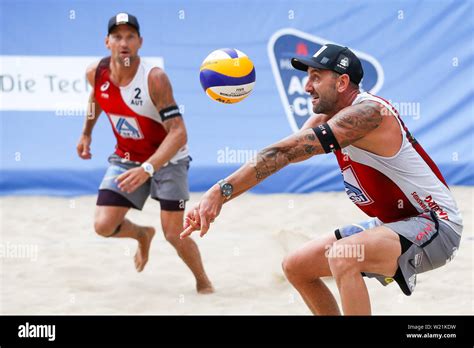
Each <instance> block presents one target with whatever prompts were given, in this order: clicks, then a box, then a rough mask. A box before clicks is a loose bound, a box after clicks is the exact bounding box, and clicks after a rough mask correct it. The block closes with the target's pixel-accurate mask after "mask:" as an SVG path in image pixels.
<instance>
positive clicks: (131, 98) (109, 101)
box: [77, 13, 213, 293]
mask: <svg viewBox="0 0 474 348" xmlns="http://www.w3.org/2000/svg"><path fill="white" fill-rule="evenodd" d="M142 42H143V38H142V37H141V36H140V27H139V24H138V20H137V18H136V17H135V16H133V15H130V14H127V13H119V14H117V15H116V16H113V17H112V18H111V19H110V20H109V23H108V35H107V37H106V39H105V44H106V46H107V48H108V49H109V50H110V53H111V55H110V57H106V58H103V59H102V60H100V61H99V62H97V63H95V64H93V65H92V66H90V67H89V68H88V69H87V79H88V81H89V83H90V84H91V86H92V87H93V91H92V93H91V95H90V98H89V106H90V107H89V110H90V114H89V115H88V117H87V119H86V121H85V124H84V129H83V131H82V135H81V137H80V140H79V144H78V146H77V153H78V155H79V156H80V157H81V158H82V159H90V158H91V156H92V155H91V153H90V144H91V134H92V129H93V128H94V125H95V123H96V122H97V119H98V117H99V115H100V113H101V112H102V111H104V112H105V113H106V114H107V116H108V119H109V121H110V123H111V125H112V129H113V132H114V134H115V137H116V138H117V145H116V148H115V153H114V154H112V155H111V156H110V157H109V163H110V165H109V168H108V170H107V172H106V174H105V176H104V179H103V181H102V183H101V185H100V188H99V194H98V198H97V207H96V212H95V222H94V226H95V230H96V232H97V233H98V234H99V235H101V236H104V237H114V238H127V237H128V238H133V239H136V240H137V242H138V250H137V252H136V254H135V267H136V269H137V271H138V272H141V271H142V270H143V268H144V267H145V265H146V263H147V261H148V255H149V250H150V244H151V241H152V239H153V236H154V234H155V229H154V228H153V227H151V226H139V225H136V224H134V223H133V222H131V221H130V220H129V219H127V218H126V217H125V216H126V214H127V212H128V211H129V210H130V208H135V209H138V210H141V209H142V208H143V206H144V204H145V201H146V199H147V198H148V196H149V195H150V194H151V197H152V198H153V199H155V200H158V201H159V202H160V206H161V225H162V228H163V232H164V234H165V237H166V240H167V241H168V242H170V243H171V244H172V245H173V247H174V248H175V249H176V251H177V253H178V255H179V256H180V257H181V258H182V259H183V261H184V262H185V263H186V265H187V266H188V267H189V268H190V269H191V271H192V272H193V274H194V276H195V278H196V288H197V291H198V292H199V293H210V292H213V288H212V284H211V282H210V281H209V279H208V277H207V275H206V273H205V271H204V268H203V265H202V261H201V257H200V254H199V250H198V248H197V245H196V244H195V242H194V241H192V240H187V241H183V240H180V238H179V233H180V231H181V226H182V223H183V216H184V209H185V202H186V201H187V200H188V199H189V192H188V180H187V179H188V178H187V174H188V168H189V162H190V157H189V155H188V149H187V145H186V143H187V133H186V128H185V125H184V122H183V118H182V116H181V114H180V110H179V108H178V107H177V105H176V102H175V100H174V97H173V92H172V88H171V84H170V82H169V80H168V77H167V75H166V74H165V72H164V71H163V70H162V69H160V68H158V67H154V66H152V65H150V64H148V63H146V62H145V61H143V60H142V59H141V58H140V57H139V56H138V50H139V49H140V47H141V45H142Z"/></svg>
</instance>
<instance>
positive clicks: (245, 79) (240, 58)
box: [199, 48, 255, 104]
mask: <svg viewBox="0 0 474 348" xmlns="http://www.w3.org/2000/svg"><path fill="white" fill-rule="evenodd" d="M199 75H200V76H199V77H200V80H201V86H202V88H203V89H204V91H205V92H206V94H207V95H208V96H209V97H210V98H211V99H213V100H215V101H218V102H220V103H225V104H233V103H238V102H240V101H242V100H244V99H245V98H247V97H248V96H249V94H250V92H252V90H253V87H254V85H255V68H254V66H253V63H252V61H251V60H250V58H249V57H248V56H247V55H246V54H245V53H243V52H241V51H239V50H236V49H234V48H221V49H218V50H215V51H214V52H212V53H211V54H210V55H208V56H207V57H206V59H204V61H203V62H202V64H201V70H200V73H199Z"/></svg>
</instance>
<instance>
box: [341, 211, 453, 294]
mask: <svg viewBox="0 0 474 348" xmlns="http://www.w3.org/2000/svg"><path fill="white" fill-rule="evenodd" d="M381 225H383V226H386V227H388V228H390V229H391V230H393V231H394V232H395V233H397V234H398V235H399V237H400V244H401V246H402V254H401V255H400V257H399V258H398V269H397V272H396V273H395V275H394V276H393V277H387V276H384V275H380V274H373V273H367V272H366V273H362V275H364V276H366V277H369V278H376V279H377V280H378V281H379V282H380V283H381V284H383V285H384V286H386V285H388V284H390V283H392V282H393V281H394V280H395V281H396V282H397V283H398V285H399V286H400V289H401V290H402V291H403V293H404V294H405V295H407V296H410V295H411V294H412V292H413V291H414V290H415V286H416V275H417V274H418V273H423V272H426V271H430V270H432V269H435V268H438V267H441V266H443V265H445V264H446V263H447V262H449V261H451V260H452V259H453V258H454V256H455V254H456V251H457V250H458V248H459V243H460V241H461V233H462V226H460V225H454V227H451V226H450V225H448V224H447V223H446V222H445V221H443V220H441V219H439V218H438V217H437V215H436V214H435V213H434V212H433V211H430V212H429V213H424V214H420V215H418V216H415V217H412V218H407V219H404V220H401V221H396V222H391V223H386V224H384V223H382V222H381V221H380V220H378V219H376V218H373V219H370V220H367V221H364V222H361V223H359V224H352V225H349V226H345V227H342V228H340V229H338V230H336V232H335V233H336V238H337V239H341V238H344V237H349V236H351V235H353V234H355V233H359V232H362V231H364V230H366V229H370V228H373V227H376V226H381Z"/></svg>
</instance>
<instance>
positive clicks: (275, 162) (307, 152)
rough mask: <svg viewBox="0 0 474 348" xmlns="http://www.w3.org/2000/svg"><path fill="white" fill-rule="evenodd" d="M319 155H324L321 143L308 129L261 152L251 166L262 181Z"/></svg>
mask: <svg viewBox="0 0 474 348" xmlns="http://www.w3.org/2000/svg"><path fill="white" fill-rule="evenodd" d="M319 153H323V149H322V147H321V145H320V144H319V141H318V140H317V139H316V136H315V135H314V132H313V130H311V129H306V130H304V131H301V132H299V133H297V134H295V135H293V136H291V137H289V138H287V139H285V140H283V141H282V142H280V143H278V144H276V145H273V146H270V147H267V148H265V149H263V150H262V151H260V152H259V153H258V154H257V157H256V159H255V160H254V161H253V163H251V166H252V167H253V169H254V170H255V178H256V179H257V181H261V180H263V179H265V178H267V177H269V176H270V175H272V174H273V173H275V172H277V171H279V170H280V169H281V168H283V167H285V166H287V165H288V164H290V163H292V162H299V161H302V160H305V159H308V158H310V157H311V156H314V155H316V154H319Z"/></svg>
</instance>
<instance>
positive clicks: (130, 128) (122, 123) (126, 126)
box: [110, 115, 143, 139]
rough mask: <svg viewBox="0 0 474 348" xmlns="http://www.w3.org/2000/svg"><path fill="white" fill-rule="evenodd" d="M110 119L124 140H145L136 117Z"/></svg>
mask: <svg viewBox="0 0 474 348" xmlns="http://www.w3.org/2000/svg"><path fill="white" fill-rule="evenodd" d="M110 119H111V120H112V123H113V125H114V128H115V130H116V131H117V133H119V134H120V136H121V137H122V138H131V139H143V133H142V131H141V129H140V125H139V124H138V121H137V119H136V118H135V117H130V116H122V115H110Z"/></svg>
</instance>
